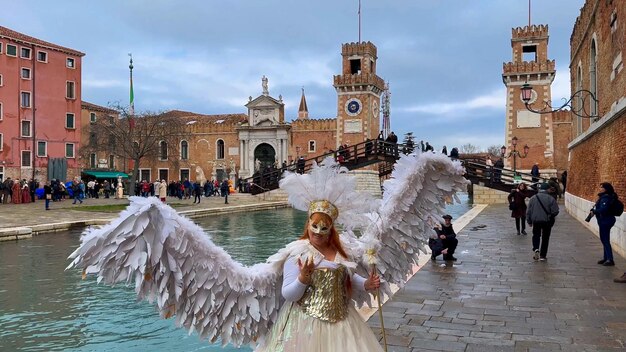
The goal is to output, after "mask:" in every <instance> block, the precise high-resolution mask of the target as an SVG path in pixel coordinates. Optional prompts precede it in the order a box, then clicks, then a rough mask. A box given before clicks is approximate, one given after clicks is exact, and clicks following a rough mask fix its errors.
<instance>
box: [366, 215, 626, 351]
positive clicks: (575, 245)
mask: <svg viewBox="0 0 626 352" xmlns="http://www.w3.org/2000/svg"><path fill="white" fill-rule="evenodd" d="M561 208H562V209H561V214H560V215H559V216H558V218H557V222H556V225H555V227H554V228H553V231H552V236H551V240H550V248H549V251H548V260H547V261H546V262H538V261H534V260H533V259H532V253H531V231H530V229H528V236H517V235H516V230H515V223H514V221H513V219H512V218H511V217H510V211H509V210H508V208H507V207H506V205H493V206H488V207H487V208H486V209H485V210H484V211H483V212H481V213H480V214H479V215H478V216H477V217H476V218H474V219H473V220H472V221H471V222H470V223H469V224H468V225H467V226H466V227H465V228H464V229H463V230H462V231H461V232H460V233H459V236H458V237H459V241H460V243H459V247H458V249H457V253H456V254H455V256H456V257H457V258H458V259H459V260H458V261H457V262H455V263H454V264H449V265H446V264H444V262H443V261H442V260H441V259H439V260H437V261H436V262H428V263H426V265H424V266H423V267H422V268H421V269H420V270H419V271H418V272H417V273H416V274H415V275H414V276H413V277H412V278H411V279H410V280H409V282H408V284H407V285H406V286H405V287H404V288H403V289H401V290H400V291H398V292H397V293H396V294H395V295H394V296H393V297H392V298H391V300H390V301H388V302H387V303H385V304H384V306H383V312H384V313H383V314H384V317H385V328H386V330H387V341H388V344H389V351H396V352H404V351H466V352H469V351H481V352H487V351H626V284H617V283H614V282H613V278H615V277H618V276H620V275H621V274H622V272H623V271H624V270H626V261H625V260H624V259H623V258H621V257H619V256H617V257H616V261H615V262H616V266H615V267H603V266H601V265H598V264H596V261H597V260H599V259H601V258H602V245H601V244H600V241H599V239H598V238H597V237H596V236H594V235H593V234H592V233H591V232H590V231H588V230H587V229H586V228H584V227H583V226H582V225H581V224H580V223H579V222H578V221H577V220H575V219H574V218H572V217H571V216H569V215H568V214H567V213H566V212H565V209H563V206H561ZM483 226H484V227H483ZM440 258H441V257H440ZM369 324H370V326H372V328H374V330H375V331H377V332H380V321H379V319H378V314H376V315H374V316H372V318H371V319H370V320H369Z"/></svg>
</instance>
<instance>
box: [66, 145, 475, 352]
mask: <svg viewBox="0 0 626 352" xmlns="http://www.w3.org/2000/svg"><path fill="white" fill-rule="evenodd" d="M463 174H464V170H463V167H462V166H461V165H460V163H459V162H457V161H451V160H450V159H448V158H447V157H446V156H444V155H441V154H433V153H424V154H421V153H418V154H411V155H407V156H402V157H401V158H400V160H398V162H397V163H396V164H395V166H394V172H393V173H392V177H391V178H390V179H389V180H387V181H386V182H385V184H384V189H385V192H384V196H383V199H382V200H376V199H373V198H372V197H371V196H369V195H367V194H365V193H360V192H357V191H356V181H355V178H354V177H352V176H350V175H349V174H348V173H347V170H346V169H345V168H343V167H341V166H339V165H338V164H337V163H336V162H335V161H334V160H333V159H332V158H328V159H326V160H324V162H323V163H322V164H321V165H319V166H318V165H314V166H313V168H312V170H311V172H310V173H309V174H302V175H301V174H297V173H289V172H287V173H286V174H285V175H284V177H283V179H282V180H281V182H280V187H281V188H282V189H284V190H285V191H286V192H287V193H288V195H289V197H288V201H289V203H290V204H291V205H292V206H293V207H294V208H296V209H298V210H303V211H307V212H308V214H309V217H308V220H307V223H306V225H305V229H304V234H303V235H302V237H301V238H300V239H299V240H296V241H293V242H291V243H289V244H288V245H287V246H286V247H285V248H283V249H281V250H279V251H278V252H277V253H276V254H274V255H272V256H271V257H270V258H268V260H267V261H266V262H265V263H259V264H255V265H253V266H251V267H244V266H243V265H241V264H240V263H238V262H236V261H234V260H233V259H232V258H231V257H230V256H229V255H228V253H226V252H225V251H224V250H223V249H222V248H220V247H218V246H216V245H215V244H214V243H213V242H212V241H211V239H210V237H209V236H207V235H206V234H205V233H204V231H203V230H202V229H201V228H200V227H199V226H197V225H196V224H194V223H193V222H192V221H191V220H189V219H187V218H185V217H183V216H181V215H178V214H177V213H176V211H175V210H173V209H172V208H170V207H169V206H167V205H165V204H162V203H161V202H159V201H158V199H156V198H154V197H148V198H141V197H133V198H131V204H130V206H129V207H128V208H127V209H126V210H125V211H123V212H122V213H120V216H119V217H118V218H117V219H116V220H114V221H113V222H111V223H110V224H108V225H106V226H104V227H102V228H99V229H89V230H87V231H86V232H85V234H84V235H83V237H82V238H81V240H82V243H81V246H80V247H79V248H78V249H77V250H76V251H75V252H74V253H72V254H71V255H70V258H71V259H73V262H72V263H71V264H70V265H69V266H68V268H70V267H78V268H81V269H82V270H83V276H85V275H87V274H97V276H98V282H100V281H104V282H105V283H107V284H114V283H117V282H126V283H131V282H133V281H134V283H135V291H136V293H137V296H138V297H139V298H140V299H146V300H149V301H150V302H153V301H156V304H157V307H158V310H159V312H160V314H161V317H163V318H169V317H172V316H175V317H176V324H177V325H178V326H184V327H185V328H187V329H188V330H189V331H190V332H192V331H196V332H197V333H198V334H199V336H200V337H201V338H207V339H209V340H210V341H212V342H214V341H216V340H217V339H218V338H220V339H221V342H222V343H223V344H227V343H232V344H234V345H235V346H240V345H245V344H249V345H251V346H253V347H255V348H256V350H257V351H305V352H306V351H316V352H317V351H320V352H321V351H355V352H357V351H359V352H360V351H381V350H382V348H381V346H380V345H379V343H378V341H377V338H376V337H375V335H374V334H373V332H372V331H371V330H370V329H369V327H368V326H367V325H366V323H365V322H364V321H363V319H362V318H361V317H360V316H359V314H358V312H357V311H356V309H355V305H356V306H358V307H361V306H362V305H363V304H368V305H370V306H371V304H372V300H371V298H372V295H371V294H370V293H371V292H372V290H374V289H378V287H379V286H380V289H381V291H382V294H381V296H384V295H386V296H388V295H389V294H390V293H391V291H390V288H389V284H395V285H398V286H400V287H402V286H403V285H404V284H405V283H406V280H407V279H408V277H409V275H411V274H412V272H413V270H414V265H416V264H417V261H418V253H419V252H424V253H426V248H427V247H426V244H427V242H428V238H429V236H430V235H432V234H433V233H434V232H433V230H432V224H431V223H430V221H429V220H428V219H436V218H439V214H442V213H443V207H444V206H445V202H446V200H451V199H452V197H454V196H455V193H456V192H459V191H463V190H464V187H465V186H466V183H467V181H466V180H465V179H464V178H463ZM336 225H337V226H339V229H341V230H342V231H341V233H339V232H338V230H337V228H336ZM374 265H375V268H376V272H378V273H380V277H379V276H378V274H376V273H375V272H374V271H373V270H372V267H373V266H374ZM379 298H380V299H382V298H383V297H379Z"/></svg>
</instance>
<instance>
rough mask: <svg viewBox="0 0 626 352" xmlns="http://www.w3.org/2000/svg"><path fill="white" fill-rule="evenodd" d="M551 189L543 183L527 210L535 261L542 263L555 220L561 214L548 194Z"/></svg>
mask: <svg viewBox="0 0 626 352" xmlns="http://www.w3.org/2000/svg"><path fill="white" fill-rule="evenodd" d="M549 188H550V186H549V185H548V184H547V183H542V184H541V189H540V190H539V192H538V193H537V194H535V195H534V196H532V198H530V201H528V210H526V220H527V221H528V225H530V227H532V228H533V253H534V254H533V259H534V260H537V259H539V260H540V261H545V260H546V255H547V254H548V245H549V243H550V233H551V232H552V226H554V219H555V218H556V216H557V215H558V214H559V205H558V204H557V203H556V200H555V199H554V198H553V197H551V196H550V195H549V194H548V189H549ZM540 242H541V248H540Z"/></svg>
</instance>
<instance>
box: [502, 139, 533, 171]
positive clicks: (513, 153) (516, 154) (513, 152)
mask: <svg viewBox="0 0 626 352" xmlns="http://www.w3.org/2000/svg"><path fill="white" fill-rule="evenodd" d="M517 142H518V139H517V137H513V139H512V140H511V144H512V145H513V150H511V151H510V152H509V153H508V154H507V153H506V146H504V145H503V146H502V147H501V148H500V154H501V156H502V157H503V158H507V159H508V158H510V157H513V177H514V178H515V177H517V158H521V159H524V158H526V157H527V156H528V151H529V150H530V147H529V146H528V144H526V145H524V154H521V153H520V152H519V151H518V150H517Z"/></svg>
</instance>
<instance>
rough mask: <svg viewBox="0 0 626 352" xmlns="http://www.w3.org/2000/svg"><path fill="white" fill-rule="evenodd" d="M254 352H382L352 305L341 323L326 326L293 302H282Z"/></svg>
mask: <svg viewBox="0 0 626 352" xmlns="http://www.w3.org/2000/svg"><path fill="white" fill-rule="evenodd" d="M256 351H257V352H332V351H341V352H369V351H372V352H382V351H383V349H382V347H381V346H380V344H379V343H378V339H377V338H376V336H375V335H374V333H373V332H372V329H370V327H369V326H368V325H367V324H366V323H365V322H364V321H363V319H362V318H361V316H360V315H359V313H358V312H357V311H356V309H355V308H354V306H353V305H352V304H350V305H349V307H348V315H347V316H346V318H345V319H343V320H342V321H338V322H335V323H329V322H327V321H323V320H319V319H317V318H313V317H311V316H309V315H307V314H305V313H304V312H303V311H302V309H300V307H299V306H298V305H297V304H296V303H293V302H285V304H284V305H283V307H282V308H281V311H280V313H279V315H278V320H277V321H276V323H275V324H274V326H273V327H272V331H271V332H270V333H269V335H268V336H267V339H266V341H265V344H264V345H263V346H259V347H258V348H257V349H256Z"/></svg>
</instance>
